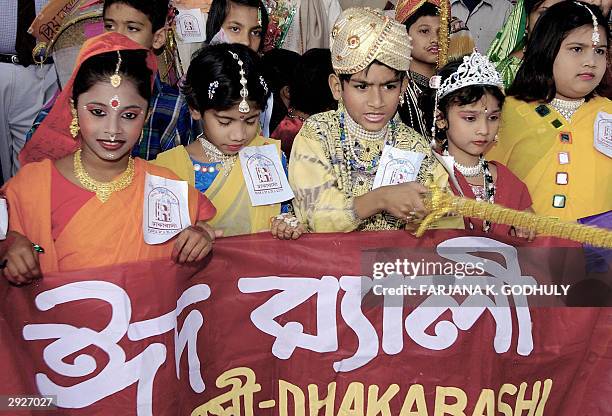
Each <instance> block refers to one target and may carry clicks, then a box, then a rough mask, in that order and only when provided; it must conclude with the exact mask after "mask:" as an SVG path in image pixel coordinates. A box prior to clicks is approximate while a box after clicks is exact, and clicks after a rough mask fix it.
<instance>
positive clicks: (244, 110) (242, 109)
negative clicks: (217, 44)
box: [228, 51, 251, 113]
mask: <svg viewBox="0 0 612 416" xmlns="http://www.w3.org/2000/svg"><path fill="white" fill-rule="evenodd" d="M228 52H229V53H230V55H232V57H233V58H234V59H235V60H236V61H237V62H238V65H239V66H240V71H239V72H238V73H239V74H240V84H241V85H242V89H241V90H240V96H241V97H242V101H241V102H240V105H239V106H238V111H240V112H241V113H248V112H249V111H251V107H250V106H249V103H248V102H247V98H248V97H249V90H248V89H247V79H246V77H245V76H244V75H245V72H244V66H243V65H244V62H242V59H240V57H239V56H238V54H237V53H235V52H232V51H228Z"/></svg>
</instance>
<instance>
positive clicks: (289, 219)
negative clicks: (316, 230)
mask: <svg viewBox="0 0 612 416" xmlns="http://www.w3.org/2000/svg"><path fill="white" fill-rule="evenodd" d="M274 219H277V220H282V221H283V222H284V223H285V224H287V225H288V226H289V227H291V228H295V227H297V226H298V225H300V222H299V221H298V219H297V218H296V217H294V216H293V215H291V214H287V213H283V214H280V215H277V216H276V217H274Z"/></svg>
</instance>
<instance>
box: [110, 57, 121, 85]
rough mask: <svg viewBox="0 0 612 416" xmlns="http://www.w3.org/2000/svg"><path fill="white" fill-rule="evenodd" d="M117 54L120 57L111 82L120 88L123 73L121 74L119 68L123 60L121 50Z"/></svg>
mask: <svg viewBox="0 0 612 416" xmlns="http://www.w3.org/2000/svg"><path fill="white" fill-rule="evenodd" d="M117 56H118V59H117V66H116V67H115V73H114V74H113V75H111V77H110V83H111V85H112V86H113V87H115V88H119V85H121V75H119V69H121V62H123V60H122V59H121V52H119V51H117Z"/></svg>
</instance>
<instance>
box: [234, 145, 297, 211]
mask: <svg viewBox="0 0 612 416" xmlns="http://www.w3.org/2000/svg"><path fill="white" fill-rule="evenodd" d="M239 156H240V166H241V167H242V174H243V175H244V182H245V184H246V187H247V190H248V191H249V196H250V197H251V204H252V205H253V206H254V207H257V206H260V205H271V204H278V203H280V202H284V201H288V200H290V199H293V197H294V195H293V191H292V190H291V187H290V186H289V181H288V180H287V176H286V175H285V170H284V169H283V164H282V163H281V159H280V156H279V155H278V151H277V150H276V146H275V145H273V144H268V145H264V146H250V147H245V148H244V149H242V150H241V151H240V152H239Z"/></svg>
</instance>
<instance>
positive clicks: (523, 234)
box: [510, 227, 536, 242]
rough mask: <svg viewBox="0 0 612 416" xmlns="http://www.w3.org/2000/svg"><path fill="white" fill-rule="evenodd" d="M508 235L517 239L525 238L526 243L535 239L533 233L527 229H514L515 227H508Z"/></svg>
mask: <svg viewBox="0 0 612 416" xmlns="http://www.w3.org/2000/svg"><path fill="white" fill-rule="evenodd" d="M510 235H513V236H515V237H519V238H526V239H527V241H529V242H532V241H533V239H534V238H535V237H536V233H535V231H532V230H528V229H527V228H515V227H510Z"/></svg>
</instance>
